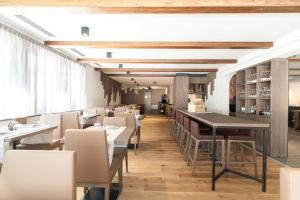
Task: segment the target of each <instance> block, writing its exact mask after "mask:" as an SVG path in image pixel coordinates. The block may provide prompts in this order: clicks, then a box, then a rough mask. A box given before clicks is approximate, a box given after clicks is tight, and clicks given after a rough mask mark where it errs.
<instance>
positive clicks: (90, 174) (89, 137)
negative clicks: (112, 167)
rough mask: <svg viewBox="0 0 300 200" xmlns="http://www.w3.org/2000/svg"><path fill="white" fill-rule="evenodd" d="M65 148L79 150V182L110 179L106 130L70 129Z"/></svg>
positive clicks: (95, 181)
mask: <svg viewBox="0 0 300 200" xmlns="http://www.w3.org/2000/svg"><path fill="white" fill-rule="evenodd" d="M65 150H71V151H76V152H77V183H102V182H107V181H109V179H110V177H109V159H108V150H107V141H106V133H105V130H99V129H68V130H67V131H66V135H65Z"/></svg>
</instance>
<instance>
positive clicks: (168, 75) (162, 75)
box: [107, 74, 175, 77]
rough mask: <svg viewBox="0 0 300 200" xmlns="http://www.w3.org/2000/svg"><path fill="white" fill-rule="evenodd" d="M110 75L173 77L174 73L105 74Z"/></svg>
mask: <svg viewBox="0 0 300 200" xmlns="http://www.w3.org/2000/svg"><path fill="white" fill-rule="evenodd" d="M107 75H108V76H110V77H175V74H107Z"/></svg>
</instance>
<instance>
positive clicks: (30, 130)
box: [0, 125, 57, 163]
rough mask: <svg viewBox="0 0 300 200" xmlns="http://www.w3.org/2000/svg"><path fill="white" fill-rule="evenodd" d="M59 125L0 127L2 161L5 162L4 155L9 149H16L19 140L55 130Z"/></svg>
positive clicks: (0, 155) (0, 158)
mask: <svg viewBox="0 0 300 200" xmlns="http://www.w3.org/2000/svg"><path fill="white" fill-rule="evenodd" d="M56 128H57V126H51V125H23V126H19V127H18V128H17V130H14V131H8V128H7V127H0V163H2V162H3V155H4V153H5V152H6V151H7V150H10V149H16V145H17V142H18V141H20V140H21V139H24V138H28V137H31V136H34V135H37V134H42V133H46V132H53V130H54V129H56Z"/></svg>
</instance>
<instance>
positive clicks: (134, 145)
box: [134, 144, 136, 155]
mask: <svg viewBox="0 0 300 200" xmlns="http://www.w3.org/2000/svg"><path fill="white" fill-rule="evenodd" d="M134 155H136V144H134Z"/></svg>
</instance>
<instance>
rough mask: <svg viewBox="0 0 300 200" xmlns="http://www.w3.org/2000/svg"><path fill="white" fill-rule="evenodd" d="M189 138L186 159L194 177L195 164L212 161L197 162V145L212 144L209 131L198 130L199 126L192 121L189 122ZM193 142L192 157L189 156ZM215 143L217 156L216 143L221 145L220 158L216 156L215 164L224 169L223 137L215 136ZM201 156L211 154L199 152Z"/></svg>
mask: <svg viewBox="0 0 300 200" xmlns="http://www.w3.org/2000/svg"><path fill="white" fill-rule="evenodd" d="M190 130H191V137H190V141H189V147H188V156H187V157H188V158H187V164H188V165H189V162H191V163H192V167H193V168H192V175H193V176H194V175H195V166H196V164H197V163H199V162H201V163H207V162H208V163H211V162H212V161H199V160H198V152H199V144H200V143H202V144H201V145H203V143H205V142H207V143H212V140H213V136H212V134H211V132H210V131H205V130H200V129H199V124H198V123H197V122H195V121H193V120H191V129H190ZM193 141H194V142H195V149H194V155H192V154H191V149H192V143H193ZM216 141H217V154H218V143H221V156H219V155H217V161H216V163H221V164H222V167H223V168H224V167H225V138H224V136H223V135H217V136H216ZM201 153H202V154H208V155H210V154H211V152H205V153H204V152H201Z"/></svg>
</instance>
